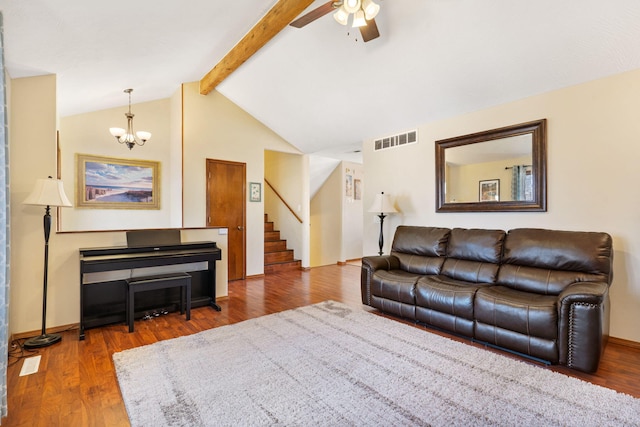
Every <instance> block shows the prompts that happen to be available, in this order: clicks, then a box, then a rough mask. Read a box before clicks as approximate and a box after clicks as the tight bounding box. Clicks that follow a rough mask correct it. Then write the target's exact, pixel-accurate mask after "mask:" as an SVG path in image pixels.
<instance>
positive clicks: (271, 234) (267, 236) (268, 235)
mask: <svg viewBox="0 0 640 427" xmlns="http://www.w3.org/2000/svg"><path fill="white" fill-rule="evenodd" d="M274 240H280V232H279V231H265V232H264V241H265V242H272V241H274Z"/></svg>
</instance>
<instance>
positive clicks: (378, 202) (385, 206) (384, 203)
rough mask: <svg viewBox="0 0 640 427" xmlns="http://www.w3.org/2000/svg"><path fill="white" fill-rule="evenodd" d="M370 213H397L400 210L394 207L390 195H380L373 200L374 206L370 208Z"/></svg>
mask: <svg viewBox="0 0 640 427" xmlns="http://www.w3.org/2000/svg"><path fill="white" fill-rule="evenodd" d="M369 212H375V213H396V212H398V210H397V209H396V208H395V206H394V205H393V201H392V200H391V197H390V196H389V195H388V194H384V193H379V194H376V197H375V198H374V199H373V204H372V205H371V207H370V208H369Z"/></svg>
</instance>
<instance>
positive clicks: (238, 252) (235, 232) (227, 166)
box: [207, 159, 246, 280]
mask: <svg viewBox="0 0 640 427" xmlns="http://www.w3.org/2000/svg"><path fill="white" fill-rule="evenodd" d="M245 189H246V164H245V163H238V162H228V161H224V160H213V159H207V226H213V227H225V228H227V229H228V230H229V235H228V243H227V245H228V248H227V252H228V253H227V261H228V272H229V273H228V275H229V277H228V279H229V280H239V279H244V278H245V276H246V266H245V256H246V249H245V245H246V235H245V229H246V226H245V221H246V218H245V202H246V200H245V194H246V191H245Z"/></svg>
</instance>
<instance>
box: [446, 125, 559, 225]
mask: <svg viewBox="0 0 640 427" xmlns="http://www.w3.org/2000/svg"><path fill="white" fill-rule="evenodd" d="M546 123H547V121H546V119H542V120H536V121H533V122H527V123H522V124H518V125H514V126H507V127H504V128H499V129H492V130H488V131H484V132H478V133H474V134H470V135H464V136H458V137H454V138H448V139H443V140H440V141H436V144H435V145H436V212H509V211H520V212H545V211H546V210H547V155H546V143H547V141H546V138H547V137H546V135H547V132H546Z"/></svg>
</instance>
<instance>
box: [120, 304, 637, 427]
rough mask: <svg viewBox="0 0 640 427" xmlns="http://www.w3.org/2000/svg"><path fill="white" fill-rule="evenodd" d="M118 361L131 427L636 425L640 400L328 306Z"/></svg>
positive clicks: (164, 344) (127, 354) (126, 354)
mask: <svg viewBox="0 0 640 427" xmlns="http://www.w3.org/2000/svg"><path fill="white" fill-rule="evenodd" d="M113 360H114V362H115V367H116V372H117V376H118V381H119V383H120V390H121V392H122V396H123V398H124V402H125V405H126V408H127V412H128V414H129V418H130V421H131V424H132V425H133V426H162V425H170V426H214V425H215V426H243V425H244V426H261V425H286V426H289V425H297V426H308V425H318V426H352V425H376V426H393V425H402V426H406V425H435V426H444V425H464V426H467V425H474V426H478V425H505V426H516V425H522V426H542V425H562V426H569V425H576V426H605V425H611V426H621V425H640V399H634V398H633V397H631V396H628V395H624V394H621V393H617V392H615V391H613V390H610V389H607V388H603V387H599V386H596V385H593V384H590V383H587V382H584V381H581V380H578V379H575V378H571V377H568V376H566V375H562V374H558V373H555V372H551V371H549V370H546V369H543V368H541V367H537V366H533V365H530V364H527V363H524V362H521V361H518V360H513V359H511V358H508V357H504V356H501V355H499V354H495V353H492V352H490V351H486V350H483V349H480V348H476V347H472V346H470V345H467V344H463V343H459V342H456V341H453V340H450V339H447V338H443V337H441V336H438V335H435V334H432V333H429V332H426V331H424V330H420V329H417V328H413V327H411V326H408V325H405V324H402V323H400V322H396V321H393V320H389V319H386V318H383V317H380V316H376V315H374V314H371V313H367V312H366V311H364V310H362V309H360V308H351V307H348V306H346V305H343V304H341V303H336V302H332V301H327V302H323V303H320V304H315V305H311V306H307V307H303V308H299V309H295V310H289V311H285V312H282V313H277V314H272V315H269V316H263V317H260V318H257V319H252V320H247V321H245V322H242V323H238V324H234V325H229V326H223V327H219V328H215V329H211V330H208V331H204V332H200V333H198V334H195V335H191V336H184V337H180V338H175V339H171V340H167V341H161V342H158V343H155V344H151V345H147V346H144V347H139V348H135V349H131V350H126V351H123V352H120V353H116V354H114V355H113Z"/></svg>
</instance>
